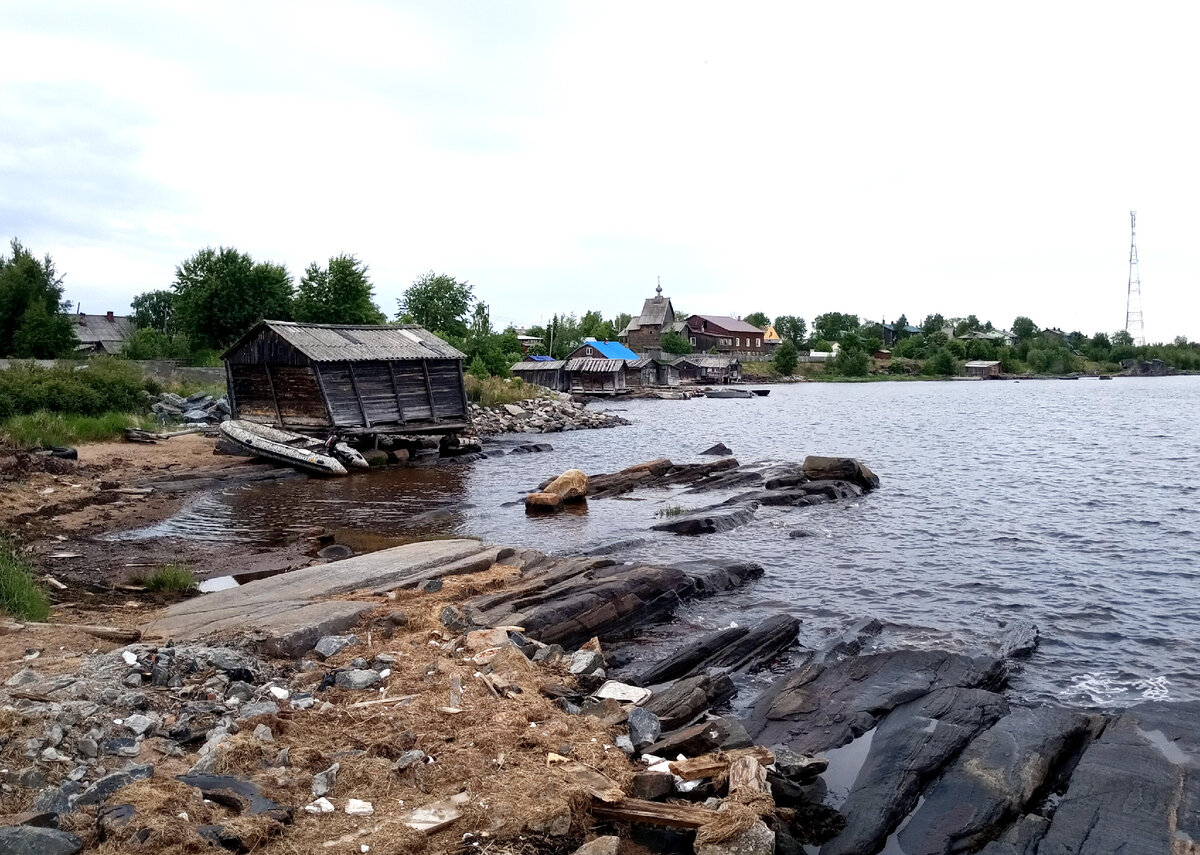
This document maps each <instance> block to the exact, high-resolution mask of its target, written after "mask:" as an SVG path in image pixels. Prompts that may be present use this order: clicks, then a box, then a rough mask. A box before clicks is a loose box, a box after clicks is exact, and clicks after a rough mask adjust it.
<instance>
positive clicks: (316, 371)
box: [308, 362, 337, 427]
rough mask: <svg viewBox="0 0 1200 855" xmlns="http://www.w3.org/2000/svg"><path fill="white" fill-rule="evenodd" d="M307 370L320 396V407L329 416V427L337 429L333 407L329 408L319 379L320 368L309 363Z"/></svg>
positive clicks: (327, 399) (323, 384)
mask: <svg viewBox="0 0 1200 855" xmlns="http://www.w3.org/2000/svg"><path fill="white" fill-rule="evenodd" d="M308 370H309V371H311V372H312V374H313V379H314V380H316V381H317V394H318V395H320V396H321V406H323V407H324V408H325V412H326V414H328V416H329V426H330V427H337V417H336V416H334V414H333V407H331V406H329V397H328V396H327V395H326V394H325V382H324V381H323V380H322V379H321V366H320V365H319V364H317V363H315V362H313V363H309V366H308Z"/></svg>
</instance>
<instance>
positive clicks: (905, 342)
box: [892, 333, 925, 359]
mask: <svg viewBox="0 0 1200 855" xmlns="http://www.w3.org/2000/svg"><path fill="white" fill-rule="evenodd" d="M892 356H896V357H901V358H903V359H924V358H925V336H924V335H923V334H921V333H917V334H916V335H910V336H908V337H907V338H902V339H900V341H898V342H896V346H895V347H893V348H892Z"/></svg>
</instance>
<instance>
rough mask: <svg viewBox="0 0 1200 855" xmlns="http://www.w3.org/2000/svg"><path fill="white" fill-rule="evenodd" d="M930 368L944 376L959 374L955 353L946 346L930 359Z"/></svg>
mask: <svg viewBox="0 0 1200 855" xmlns="http://www.w3.org/2000/svg"><path fill="white" fill-rule="evenodd" d="M929 365H930V368H931V370H932V372H933V373H934V374H938V375H940V376H942V377H953V376H955V375H956V374H958V371H959V364H958V360H957V359H955V358H954V354H953V353H951V352H950V351H949V350H947V349H946V348H944V347H943V348H942V349H941V350H939V351H938V352H937V353H935V354H934V355H933V359H931V360H930V361H929Z"/></svg>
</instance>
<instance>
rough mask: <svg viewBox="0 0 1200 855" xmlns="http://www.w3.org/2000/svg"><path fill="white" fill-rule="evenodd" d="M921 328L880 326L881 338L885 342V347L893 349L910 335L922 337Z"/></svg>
mask: <svg viewBox="0 0 1200 855" xmlns="http://www.w3.org/2000/svg"><path fill="white" fill-rule="evenodd" d="M920 333H921V328H920V327H914V326H913V325H912V324H904V325H903V326H901V325H899V324H880V325H879V337H880V338H881V339H882V340H883V346H884V347H893V346H894V345H895V344H896V342H898V341H899V340H900V339H902V338H905V337H907V336H910V335H920Z"/></svg>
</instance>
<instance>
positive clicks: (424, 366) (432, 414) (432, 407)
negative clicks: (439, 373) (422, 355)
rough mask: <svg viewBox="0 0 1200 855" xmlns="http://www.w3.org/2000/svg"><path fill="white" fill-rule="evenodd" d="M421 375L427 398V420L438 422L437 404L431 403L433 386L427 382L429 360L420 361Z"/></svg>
mask: <svg viewBox="0 0 1200 855" xmlns="http://www.w3.org/2000/svg"><path fill="white" fill-rule="evenodd" d="M421 373H422V374H424V375H425V394H426V395H428V396H429V418H430V419H431V420H432V421H435V422H440V421H441V419H439V418H438V414H437V404H435V403H434V402H433V384H432V383H430V382H429V360H428V359H422V360H421Z"/></svg>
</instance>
